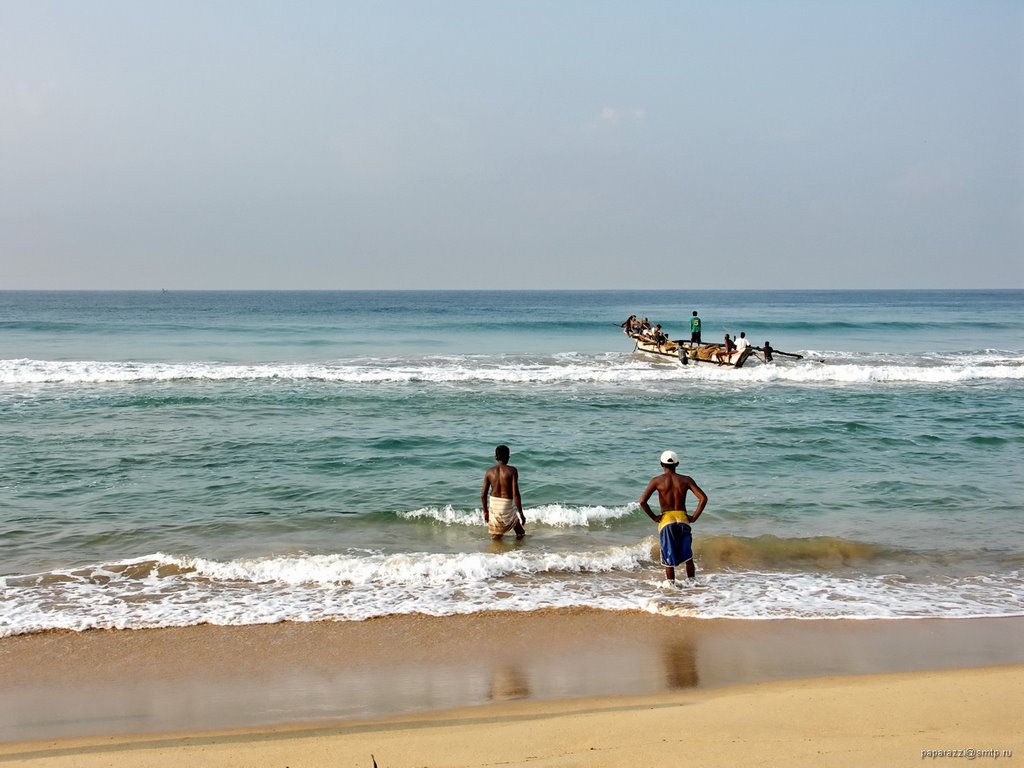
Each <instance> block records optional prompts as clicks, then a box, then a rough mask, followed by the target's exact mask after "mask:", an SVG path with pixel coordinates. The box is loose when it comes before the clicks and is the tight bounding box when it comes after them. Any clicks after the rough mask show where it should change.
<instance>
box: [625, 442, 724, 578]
mask: <svg viewBox="0 0 1024 768" xmlns="http://www.w3.org/2000/svg"><path fill="white" fill-rule="evenodd" d="M678 466H679V456H678V455H677V454H676V452H675V451H665V452H664V453H662V454H661V469H662V473H661V474H660V475H656V476H655V477H652V478H651V482H649V483H648V484H647V488H645V489H644V493H643V495H642V496H641V497H640V508H641V509H643V511H644V512H645V513H647V516H648V517H649V518H651V520H653V521H654V522H656V523H657V524H658V541H659V543H660V545H661V564H662V565H663V566H665V578H666V579H668V580H669V581H675V580H676V566H678V565H684V564H685V566H686V576H687V578H690V579H692V578H693V577H694V576H696V574H697V569H696V567H695V566H694V564H693V536H692V533H691V531H690V523H693V522H696V520H697V518H698V517H700V513H701V512H703V511H704V507H705V506H707V503H708V495H707V494H706V493H704V491H702V490H701V488H700V486H699V485H697V483H695V482H694V481H693V478H692V477H690V476H689V475H680V474H678V473H677V472H676V468H677V467H678ZM655 491H657V492H658V506H660V507H661V514H660V515H656V514H654V512H653V511H652V510H651V507H650V505H649V504H648V501H649V500H650V498H651V496H653V495H654V492H655ZM687 491H693V495H694V496H696V497H697V509H696V510H694V513H693V514H692V515H690V514H687V512H686V493H687Z"/></svg>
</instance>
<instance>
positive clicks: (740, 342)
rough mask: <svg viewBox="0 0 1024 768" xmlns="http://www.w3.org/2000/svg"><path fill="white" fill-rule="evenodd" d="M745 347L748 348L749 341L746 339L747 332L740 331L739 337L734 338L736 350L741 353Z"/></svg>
mask: <svg viewBox="0 0 1024 768" xmlns="http://www.w3.org/2000/svg"><path fill="white" fill-rule="evenodd" d="M747 349H750V342H749V341H747V334H746V333H744V332H742V331H741V332H740V337H739V338H738V339H736V352H737V353H738V354H742V353H743V352H744V351H745V350H747Z"/></svg>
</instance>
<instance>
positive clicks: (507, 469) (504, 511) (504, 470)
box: [480, 445, 526, 541]
mask: <svg viewBox="0 0 1024 768" xmlns="http://www.w3.org/2000/svg"><path fill="white" fill-rule="evenodd" d="M509 455H510V451H509V449H508V446H507V445H499V446H498V447H497V448H495V449H494V458H495V460H496V461H497V462H498V463H497V464H495V465H494V466H493V467H491V468H490V469H488V470H487V472H486V474H484V487H483V490H482V491H481V492H480V504H481V506H482V507H483V508H484V522H485V523H487V530H488V532H489V533H490V534H491V538H492V539H494V540H495V541H497V540H498V539H500V538H501V537H502V536H504V535H505V534H506V533H508V532H509V531H510V530H511V531H515V534H516V538H517V539H521V538H523V536H525V535H526V515H524V514H523V500H522V498H520V496H519V470H518V469H516V468H515V467H513V466H511V465H510V464H509V463H508V459H509Z"/></svg>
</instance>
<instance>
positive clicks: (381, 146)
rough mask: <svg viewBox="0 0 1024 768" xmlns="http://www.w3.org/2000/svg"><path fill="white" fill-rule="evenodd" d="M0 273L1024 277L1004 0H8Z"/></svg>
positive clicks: (130, 278)
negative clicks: (913, 0) (702, 0)
mask: <svg viewBox="0 0 1024 768" xmlns="http://www.w3.org/2000/svg"><path fill="white" fill-rule="evenodd" d="M0 259H2V262H0V265H2V269H0V288H142V289H159V288H168V289H175V288H182V289H184V288H210V289H213V288H270V289H272V288H282V289H284V288H324V289H355V288H695V289H696V288H758V287H766V288H869V287H892V288H904V287H906V288H917V287H920V288H932V287H938V288H942V287H974V288H983V287H1001V286H1008V287H1017V288H1020V287H1024V2H1020V1H1019V0H1007V1H1006V2H989V1H987V0H963V1H962V2H943V1H942V0H920V1H919V2H899V1H898V0H890V1H879V2H871V1H870V0H867V1H863V0H848V1H847V2H840V1H839V0H836V2H822V1H821V0H807V1H806V2H788V1H786V0H780V1H779V2H774V1H770V0H748V1H747V2H728V1H726V0H722V1H721V2H712V1H711V0H705V1H704V2H684V1H682V0H666V2H635V1H633V2H627V1H626V0H622V1H621V2H600V1H597V0H579V1H574V0H545V1H544V2H532V1H530V0H493V1H490V0H476V1H475V2H468V1H467V2H458V1H449V0H422V1H420V0H408V1H407V2H387V1H385V2H377V1H374V2H370V1H369V0H366V1H365V2H342V1H341V0H330V1H328V0H325V1H324V2H318V1H316V0H304V1H303V2H298V3H295V2H284V1H283V0H282V1H281V2H253V1H251V0H238V2H232V1H228V0H223V1H221V2H216V1H206V0H204V1H203V2H198V1H196V2H192V1H191V0H167V1H165V2H150V1H140V0H126V1H124V2H114V1H109V0H91V1H89V2H80V1H77V0H67V1H66V2H47V1H45V0H0Z"/></svg>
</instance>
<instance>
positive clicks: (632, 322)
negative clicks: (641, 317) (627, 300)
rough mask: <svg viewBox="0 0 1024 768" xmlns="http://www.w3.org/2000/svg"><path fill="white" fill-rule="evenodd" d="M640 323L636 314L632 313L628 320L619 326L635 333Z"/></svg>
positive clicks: (627, 331) (629, 332) (630, 332)
mask: <svg viewBox="0 0 1024 768" xmlns="http://www.w3.org/2000/svg"><path fill="white" fill-rule="evenodd" d="M638 325H639V321H638V320H637V319H636V315H630V316H629V317H627V318H626V322H624V323H621V324H620V325H619V327H620V328H622V329H623V330H624V331H625V332H626V333H628V334H634V333H636V329H637V326H638Z"/></svg>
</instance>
